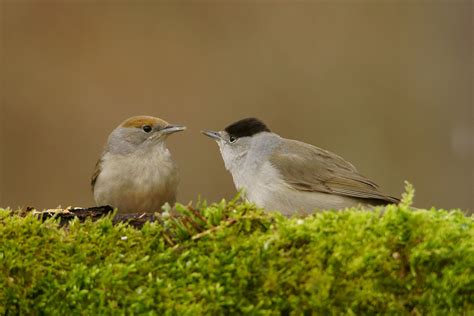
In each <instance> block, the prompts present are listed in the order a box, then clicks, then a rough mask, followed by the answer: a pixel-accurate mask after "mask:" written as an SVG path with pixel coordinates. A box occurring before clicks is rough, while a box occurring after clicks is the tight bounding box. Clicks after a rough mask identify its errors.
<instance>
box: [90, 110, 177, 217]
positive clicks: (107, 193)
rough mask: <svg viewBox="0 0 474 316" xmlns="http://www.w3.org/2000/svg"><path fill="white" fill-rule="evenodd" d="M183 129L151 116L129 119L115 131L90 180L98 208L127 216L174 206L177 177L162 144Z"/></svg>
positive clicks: (168, 154)
mask: <svg viewBox="0 0 474 316" xmlns="http://www.w3.org/2000/svg"><path fill="white" fill-rule="evenodd" d="M185 129H186V128H185V127H184V126H181V125H173V124H169V123H168V122H166V121H164V120H162V119H159V118H157V117H152V116H135V117H131V118H128V119H126V120H125V121H124V122H123V123H122V124H120V125H119V126H118V127H117V128H116V129H114V130H113V131H112V133H111V134H110V136H109V138H108V141H107V144H106V145H105V148H104V151H103V153H102V157H101V158H100V159H99V161H98V162H97V164H96V168H95V171H94V174H93V176H92V180H91V185H92V191H93V192H94V198H95V201H96V203H97V205H111V206H113V207H115V208H118V211H119V212H121V213H130V212H155V211H160V210H161V207H162V206H163V204H165V203H166V202H168V203H170V204H171V205H172V204H174V203H175V201H176V192H177V189H178V183H179V173H178V168H177V166H176V163H175V162H174V161H173V159H172V158H171V154H170V152H169V150H168V148H167V147H166V143H165V141H166V138H167V137H168V135H170V134H172V133H176V132H180V131H183V130H185Z"/></svg>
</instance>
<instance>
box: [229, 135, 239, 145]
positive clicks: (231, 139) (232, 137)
mask: <svg viewBox="0 0 474 316" xmlns="http://www.w3.org/2000/svg"><path fill="white" fill-rule="evenodd" d="M236 140H237V138H236V137H234V136H229V141H230V142H231V143H235V141H236Z"/></svg>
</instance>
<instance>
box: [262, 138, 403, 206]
mask: <svg viewBox="0 0 474 316" xmlns="http://www.w3.org/2000/svg"><path fill="white" fill-rule="evenodd" d="M270 162H271V163H272V164H273V165H274V166H275V167H276V168H277V169H278V171H279V172H280V174H281V175H282V177H283V179H284V180H285V181H286V182H287V183H288V184H289V185H290V186H291V187H293V188H294V189H296V190H301V191H310V192H323V193H332V194H339V195H344V196H350V197H355V198H362V199H375V200H382V201H385V202H388V203H397V202H398V199H396V198H394V197H390V196H387V195H385V194H383V193H381V192H379V191H378V186H377V184H375V183H374V182H372V181H371V180H369V179H367V178H366V177H364V176H363V175H361V174H359V172H358V171H357V169H356V168H355V167H354V166H353V165H352V164H350V163H349V162H347V161H345V160H344V159H342V158H341V157H339V156H338V155H336V154H333V153H331V152H329V151H326V150H324V149H320V148H318V147H315V146H312V145H309V144H305V143H302V142H299V141H295V140H285V142H283V143H282V144H281V145H280V146H279V147H278V148H277V149H276V150H275V152H274V153H273V154H272V156H271V158H270Z"/></svg>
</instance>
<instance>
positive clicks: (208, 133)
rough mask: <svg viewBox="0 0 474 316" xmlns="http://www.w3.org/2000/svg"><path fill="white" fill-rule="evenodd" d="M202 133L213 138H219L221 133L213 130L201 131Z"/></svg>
mask: <svg viewBox="0 0 474 316" xmlns="http://www.w3.org/2000/svg"><path fill="white" fill-rule="evenodd" d="M201 133H202V134H203V135H206V136H207V137H210V138H212V139H214V140H220V139H221V138H222V137H221V134H220V133H219V132H214V131H201Z"/></svg>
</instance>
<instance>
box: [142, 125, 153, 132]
mask: <svg viewBox="0 0 474 316" xmlns="http://www.w3.org/2000/svg"><path fill="white" fill-rule="evenodd" d="M142 130H143V131H144V132H145V133H149V132H151V130H152V128H151V126H150V125H144V126H143V127H142Z"/></svg>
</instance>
